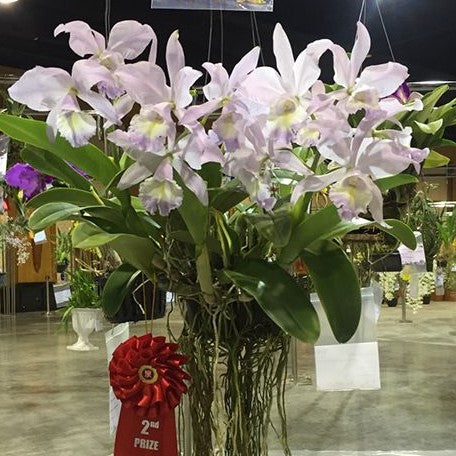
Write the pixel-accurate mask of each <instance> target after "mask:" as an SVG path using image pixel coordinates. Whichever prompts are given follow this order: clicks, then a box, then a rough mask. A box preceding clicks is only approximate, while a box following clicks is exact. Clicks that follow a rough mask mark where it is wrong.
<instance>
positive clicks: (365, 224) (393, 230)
mask: <svg viewBox="0 0 456 456" xmlns="http://www.w3.org/2000/svg"><path fill="white" fill-rule="evenodd" d="M369 227H372V228H377V229H379V230H381V231H384V232H385V233H387V234H389V235H390V236H393V237H394V238H396V239H397V240H398V241H399V242H402V243H403V244H404V245H406V246H407V247H408V248H409V249H412V250H414V249H415V248H416V238H415V235H414V234H413V231H412V230H411V228H410V227H409V226H408V225H406V224H405V223H404V222H401V221H400V220H396V219H386V220H385V222H384V224H383V225H380V224H379V223H376V222H373V221H371V220H364V221H362V220H361V221H359V222H357V223H353V222H349V221H341V222H340V224H339V225H337V226H336V227H335V228H334V229H333V230H332V231H330V232H328V233H327V235H326V237H325V238H324V239H327V240H328V239H329V240H331V239H334V238H342V237H344V236H345V235H346V234H348V233H350V232H352V231H357V230H360V229H363V228H369Z"/></svg>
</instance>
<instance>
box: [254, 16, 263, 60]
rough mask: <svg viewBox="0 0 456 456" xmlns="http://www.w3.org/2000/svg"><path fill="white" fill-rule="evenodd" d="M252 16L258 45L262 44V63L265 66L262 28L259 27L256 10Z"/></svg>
mask: <svg viewBox="0 0 456 456" xmlns="http://www.w3.org/2000/svg"><path fill="white" fill-rule="evenodd" d="M252 16H253V23H254V27H255V33H256V38H257V42H258V46H260V58H261V64H262V65H263V66H264V56H263V46H262V45H261V36H260V29H259V27H258V22H257V17H256V14H255V11H252Z"/></svg>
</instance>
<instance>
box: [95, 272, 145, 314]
mask: <svg viewBox="0 0 456 456" xmlns="http://www.w3.org/2000/svg"><path fill="white" fill-rule="evenodd" d="M139 274H141V271H138V270H137V269H136V268H134V267H133V266H131V265H129V264H128V263H124V264H122V265H120V266H119V267H118V268H117V269H116V270H115V271H113V272H112V273H111V274H110V275H109V277H108V280H107V281H106V284H105V286H104V288H103V294H102V297H101V305H102V307H103V310H104V311H105V313H106V315H107V316H108V317H113V316H114V315H115V314H116V313H117V312H118V310H119V308H120V306H121V305H122V303H123V301H124V299H125V297H126V296H127V294H128V292H129V291H130V290H131V288H132V286H133V284H134V282H135V279H136V278H137V277H138V275H139Z"/></svg>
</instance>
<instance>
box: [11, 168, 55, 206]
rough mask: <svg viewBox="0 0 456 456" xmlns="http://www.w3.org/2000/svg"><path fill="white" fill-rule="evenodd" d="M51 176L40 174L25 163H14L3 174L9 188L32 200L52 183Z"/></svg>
mask: <svg viewBox="0 0 456 456" xmlns="http://www.w3.org/2000/svg"><path fill="white" fill-rule="evenodd" d="M52 180H53V178H52V177H51V176H46V175H44V174H41V173H40V172H39V171H37V170H36V169H35V168H33V167H32V166H30V165H27V164H25V163H16V164H15V165H14V166H12V167H11V168H10V169H8V171H7V172H6V174H5V181H6V183H7V184H8V185H10V186H11V187H17V188H19V189H21V190H22V191H23V192H24V196H25V197H26V198H27V199H30V198H33V197H34V196H36V195H38V194H39V193H41V192H43V191H44V190H45V189H46V185H47V184H50V183H51V182H52Z"/></svg>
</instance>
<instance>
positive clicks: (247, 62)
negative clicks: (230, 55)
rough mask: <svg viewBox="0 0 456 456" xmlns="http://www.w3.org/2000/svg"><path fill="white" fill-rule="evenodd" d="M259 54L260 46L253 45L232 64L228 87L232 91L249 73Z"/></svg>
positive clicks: (255, 65)
mask: <svg viewBox="0 0 456 456" xmlns="http://www.w3.org/2000/svg"><path fill="white" fill-rule="evenodd" d="M259 56H260V48H259V47H258V46H256V47H254V48H253V49H252V50H251V51H249V52H247V54H245V55H244V57H242V59H241V60H239V62H238V63H237V64H236V65H235V66H234V68H233V71H232V72H231V76H230V81H229V87H230V90H231V91H233V90H234V89H236V88H237V87H238V86H239V85H240V84H241V83H242V81H244V79H245V78H246V77H247V76H248V75H249V73H251V72H252V71H253V70H254V69H255V68H256V67H257V65H258V58H259Z"/></svg>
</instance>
